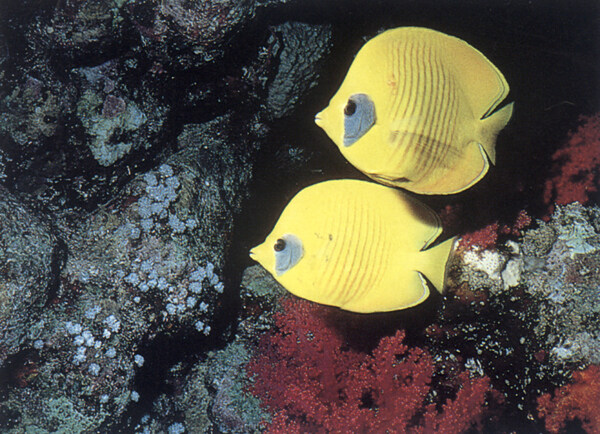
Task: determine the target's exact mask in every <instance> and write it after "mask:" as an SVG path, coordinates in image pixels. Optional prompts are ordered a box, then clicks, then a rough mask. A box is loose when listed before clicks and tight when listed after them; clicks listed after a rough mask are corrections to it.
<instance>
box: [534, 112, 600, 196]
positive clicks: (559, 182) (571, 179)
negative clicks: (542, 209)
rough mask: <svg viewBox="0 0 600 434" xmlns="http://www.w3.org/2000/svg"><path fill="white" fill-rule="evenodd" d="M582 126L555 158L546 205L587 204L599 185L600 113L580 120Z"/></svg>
mask: <svg viewBox="0 0 600 434" xmlns="http://www.w3.org/2000/svg"><path fill="white" fill-rule="evenodd" d="M580 121H581V125H579V127H578V128H577V129H576V130H575V131H572V132H570V133H569V135H568V138H567V141H566V142H565V143H564V144H563V146H562V147H560V148H559V149H558V150H557V151H556V152H554V154H553V155H552V161H553V162H554V165H553V167H552V172H553V173H552V177H551V178H550V179H548V180H547V181H546V185H545V188H544V202H545V203H546V204H547V205H551V204H552V203H557V204H559V205H566V204H569V203H572V202H579V203H583V204H584V203H587V202H588V200H589V199H590V196H591V195H592V194H593V193H595V192H597V191H598V183H599V182H600V170H599V169H600V113H596V114H594V115H591V116H581V118H580Z"/></svg>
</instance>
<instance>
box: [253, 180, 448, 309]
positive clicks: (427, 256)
mask: <svg viewBox="0 0 600 434" xmlns="http://www.w3.org/2000/svg"><path fill="white" fill-rule="evenodd" d="M440 232H441V228H440V223H439V218H438V217H437V215H436V214H435V213H434V212H433V211H432V210H430V209H429V208H428V207H426V206H425V205H423V204H421V203H420V202H418V201H417V200H415V199H413V198H411V197H410V196H408V195H407V194H406V193H403V192H401V191H399V190H397V189H394V188H390V187H385V186H381V185H377V184H374V183H371V182H365V181H356V180H337V181H327V182H323V183H319V184H316V185H313V186H311V187H307V188H306V189H304V190H302V191H301V192H300V193H298V194H297V195H296V196H295V197H294V198H293V199H292V200H291V201H290V203H289V204H288V205H287V207H286V208H285V210H284V211H283V213H282V214H281V216H280V218H279V220H278V221H277V223H276V225H275V227H274V228H273V231H272V232H271V234H269V235H268V236H267V238H266V240H265V242H264V243H262V244H261V245H260V246H257V247H255V248H254V249H252V252H251V256H252V257H253V258H254V259H255V260H257V261H258V262H259V263H261V265H263V267H265V268H266V269H267V270H268V271H269V272H271V273H272V274H273V276H274V277H275V278H276V279H277V280H278V281H279V282H280V283H281V284H282V285H283V286H284V287H285V288H286V289H287V290H288V291H290V292H292V293H293V294H295V295H298V296H300V297H303V298H306V299H308V300H312V301H315V302H318V303H322V304H328V305H333V306H338V307H340V308H342V309H346V310H351V311H355V312H377V311H390V310H396V309H403V308H407V307H411V306H414V305H416V304H418V303H420V302H422V301H423V300H425V299H426V298H427V296H428V295H429V286H428V285H427V284H426V283H425V278H426V279H428V280H430V281H431V283H432V284H433V285H434V287H436V288H437V289H438V290H439V291H440V292H441V290H442V289H443V285H444V274H445V267H446V262H447V260H448V256H449V254H450V251H451V248H452V240H449V241H447V242H445V243H442V244H440V245H439V246H435V247H430V245H431V243H432V242H433V241H434V240H435V239H436V238H437V236H438V235H439V234H440ZM282 246H285V247H284V248H283V247H282ZM286 249H289V250H290V252H289V253H290V254H287V255H286V254H285V253H286ZM290 258H293V260H289V259H290ZM281 264H284V266H283V267H282V266H280V265H281Z"/></svg>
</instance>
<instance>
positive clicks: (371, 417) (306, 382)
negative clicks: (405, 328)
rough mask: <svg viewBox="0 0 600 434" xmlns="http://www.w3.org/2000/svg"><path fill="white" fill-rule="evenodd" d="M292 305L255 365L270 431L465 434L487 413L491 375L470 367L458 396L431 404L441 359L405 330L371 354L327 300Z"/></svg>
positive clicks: (460, 381) (383, 341) (255, 385)
mask: <svg viewBox="0 0 600 434" xmlns="http://www.w3.org/2000/svg"><path fill="white" fill-rule="evenodd" d="M284 308H285V312H284V313H279V314H277V315H276V326H277V328H276V331H275V332H271V333H267V334H265V335H263V337H262V338H261V340H260V343H259V349H258V351H257V352H256V354H255V356H254V357H253V358H252V360H251V361H250V362H249V364H248V366H247V371H248V373H249V375H250V376H252V377H253V378H254V382H253V385H252V387H251V390H252V392H253V393H254V394H255V395H256V396H258V397H260V398H261V400H262V401H263V403H264V404H265V405H266V406H267V407H268V408H269V409H270V410H271V412H272V413H273V420H272V422H271V424H270V425H269V426H268V431H269V432H276V433H284V432H285V433H289V432H314V433H325V432H350V431H351V432H358V433H362V432H364V433H367V432H389V433H395V432H398V433H399V432H406V430H407V429H411V430H413V431H415V432H434V431H435V432H447V433H459V432H464V431H465V430H467V429H468V428H469V427H470V426H472V425H473V424H474V423H476V422H478V420H479V418H480V416H481V415H482V413H483V409H484V401H485V396H486V392H487V391H488V389H489V381H488V379H487V378H486V377H484V378H476V379H472V378H469V375H468V373H464V372H463V373H462V374H460V375H459V377H458V378H457V381H458V384H460V390H458V392H457V393H456V397H455V398H454V399H453V400H451V399H448V400H447V401H446V402H445V403H444V404H443V405H441V403H437V404H436V403H435V402H432V403H429V404H427V403H426V402H427V401H428V400H431V397H432V396H433V395H432V394H431V393H430V392H431V379H432V375H433V373H434V369H435V368H434V364H433V360H432V358H431V356H430V355H429V353H428V352H427V351H425V350H422V349H420V348H410V347H408V346H407V345H405V344H404V343H403V342H402V341H403V339H404V332H402V331H398V332H397V333H396V334H395V335H394V336H390V337H384V338H382V339H381V341H380V342H379V345H378V346H377V347H376V348H375V350H374V351H373V353H372V354H371V355H369V354H364V353H360V352H357V351H354V350H351V349H349V348H347V347H346V346H345V345H344V340H343V339H342V337H341V335H340V334H339V333H338V332H337V331H336V330H335V329H334V328H332V327H330V326H328V325H327V323H326V321H325V319H324V316H323V309H324V308H323V307H322V306H318V305H315V304H313V303H309V302H306V301H304V300H297V299H289V300H286V301H284ZM438 396H439V395H438Z"/></svg>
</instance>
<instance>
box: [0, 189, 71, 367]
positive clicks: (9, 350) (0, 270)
mask: <svg viewBox="0 0 600 434" xmlns="http://www.w3.org/2000/svg"><path fill="white" fill-rule="evenodd" d="M65 255H66V252H65V251H64V248H63V247H62V244H61V242H60V241H59V240H58V239H57V238H56V236H55V235H54V233H53V232H52V229H51V227H50V224H49V223H48V222H47V221H46V220H45V219H44V218H42V217H40V216H39V215H37V214H36V213H35V212H33V211H31V210H29V209H27V207H25V206H24V205H23V204H22V203H20V202H19V201H18V200H17V198H16V197H15V196H13V195H12V194H11V193H10V192H9V191H8V190H6V189H5V188H4V187H2V186H0V366H2V365H3V364H4V361H5V360H6V357H7V356H8V355H9V354H13V353H16V352H18V351H19V350H20V349H21V348H22V346H23V345H24V342H23V340H24V337H25V336H26V333H27V330H28V329H29V328H38V327H43V323H42V324H39V318H40V316H41V315H42V313H43V310H44V306H45V305H46V303H48V302H49V300H50V298H51V297H52V296H53V294H54V293H55V292H56V291H57V288H58V285H59V281H58V277H59V273H60V268H61V267H62V265H63V261H64V258H65Z"/></svg>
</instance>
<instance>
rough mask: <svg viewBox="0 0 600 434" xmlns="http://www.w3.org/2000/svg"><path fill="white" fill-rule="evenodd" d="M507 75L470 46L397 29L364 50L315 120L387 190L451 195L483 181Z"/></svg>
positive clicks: (500, 121) (508, 111) (504, 113)
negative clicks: (388, 188) (390, 187)
mask: <svg viewBox="0 0 600 434" xmlns="http://www.w3.org/2000/svg"><path fill="white" fill-rule="evenodd" d="M508 91H509V87H508V83H507V82H506V80H505V78H504V76H503V75H502V73H501V72H500V71H499V70H498V68H496V67H495V66H494V65H493V64H492V62H490V61H489V60H488V59H487V58H486V57H485V56H484V55H483V54H482V53H481V52H479V51H478V50H476V49H475V48H473V47H472V46H471V45H469V44H467V43H466V42H465V41H463V40H461V39H458V38H455V37H452V36H449V35H445V34H443V33H440V32H436V31H434V30H430V29H425V28H419V27H401V28H397V29H392V30H388V31H386V32H384V33H382V34H380V35H378V36H376V37H374V38H373V39H371V40H370V41H368V42H367V43H366V44H365V45H364V46H363V47H362V48H361V50H360V51H359V52H358V54H357V55H356V58H355V59H354V61H353V62H352V65H351V66H350V69H349V70H348V74H347V75H346V78H345V79H344V82H343V83H342V85H341V86H340V88H339V89H338V91H337V93H336V94H335V95H334V96H333V98H332V99H331V101H330V102H329V105H328V107H327V108H325V109H324V110H323V111H322V112H320V113H318V114H317V115H316V117H315V122H316V123H317V125H319V126H320V127H322V128H323V129H324V130H325V132H326V133H327V135H328V136H329V137H330V138H331V139H332V140H333V141H334V142H335V144H336V145H337V146H338V148H339V149H340V152H341V153H342V154H343V155H344V157H345V158H346V159H347V160H348V161H349V162H350V163H352V164H353V165H354V166H355V167H356V168H357V169H359V170H360V171H362V172H363V173H365V174H366V175H368V176H369V177H371V178H373V179H374V180H376V181H377V182H380V183H382V184H386V185H391V186H395V187H402V188H405V189H407V190H411V191H414V192H416V193H420V194H450V193H458V192H460V191H463V190H465V189H467V188H469V187H471V186H472V185H473V184H475V183H476V182H477V181H479V180H480V179H481V178H482V177H483V176H484V175H485V174H486V173H487V171H488V169H489V162H492V163H494V161H495V158H496V150H495V146H496V136H497V135H498V132H499V131H500V130H501V129H502V128H504V126H505V125H506V124H507V122H508V120H509V119H510V117H511V115H512V104H508V105H506V106H505V107H503V108H499V106H500V104H501V103H502V101H503V100H504V99H505V98H506V96H507V94H508Z"/></svg>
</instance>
